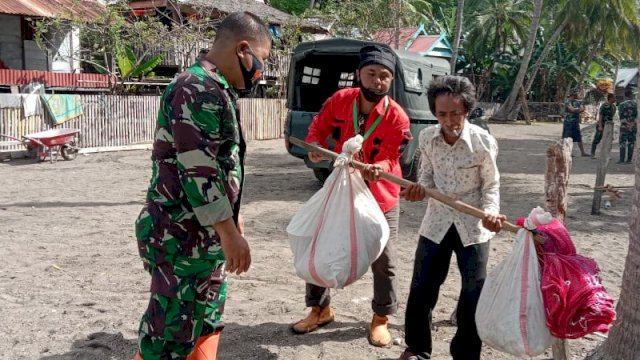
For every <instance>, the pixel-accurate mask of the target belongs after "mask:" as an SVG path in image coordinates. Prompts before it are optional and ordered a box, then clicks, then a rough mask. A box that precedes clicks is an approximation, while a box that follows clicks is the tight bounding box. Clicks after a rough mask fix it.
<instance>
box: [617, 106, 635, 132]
mask: <svg viewBox="0 0 640 360" xmlns="http://www.w3.org/2000/svg"><path fill="white" fill-rule="evenodd" d="M637 117H638V104H637V103H636V101H635V100H625V101H623V102H622V103H620V126H621V127H623V128H633V127H634V126H635V124H636V118H637Z"/></svg>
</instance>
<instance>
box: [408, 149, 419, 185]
mask: <svg viewBox="0 0 640 360" xmlns="http://www.w3.org/2000/svg"><path fill="white" fill-rule="evenodd" d="M420 155H421V154H420V149H416V152H415V153H413V160H411V171H410V172H409V174H408V175H407V180H410V181H418V171H419V170H420Z"/></svg>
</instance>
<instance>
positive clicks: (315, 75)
mask: <svg viewBox="0 0 640 360" xmlns="http://www.w3.org/2000/svg"><path fill="white" fill-rule="evenodd" d="M302 73H303V75H302V83H303V84H312V85H318V83H319V82H320V69H314V68H310V67H308V66H305V67H304V69H303V71H302Z"/></svg>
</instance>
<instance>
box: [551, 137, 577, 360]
mask: <svg viewBox="0 0 640 360" xmlns="http://www.w3.org/2000/svg"><path fill="white" fill-rule="evenodd" d="M572 148H573V141H572V140H571V138H567V139H564V140H562V141H559V142H557V143H555V144H553V145H551V146H549V149H547V168H546V171H545V174H544V192H545V200H546V201H545V206H546V208H547V211H549V212H550V213H551V215H553V217H555V218H556V219H558V220H560V221H561V222H562V223H565V219H566V216H567V198H568V197H567V188H568V187H569V175H570V174H571V163H572V160H571V152H572ZM552 349H553V359H554V360H568V359H571V354H570V352H569V344H568V342H567V341H566V340H563V339H554V340H553V345H552Z"/></svg>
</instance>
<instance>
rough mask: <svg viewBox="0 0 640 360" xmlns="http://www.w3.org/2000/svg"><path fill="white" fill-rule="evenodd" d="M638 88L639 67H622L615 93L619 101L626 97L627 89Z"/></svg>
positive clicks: (617, 77) (619, 71) (617, 78)
mask: <svg viewBox="0 0 640 360" xmlns="http://www.w3.org/2000/svg"><path fill="white" fill-rule="evenodd" d="M637 88H638V68H622V69H619V70H618V74H617V76H616V82H615V94H616V99H617V100H618V101H622V100H623V99H624V92H625V90H626V89H633V90H636V89H637Z"/></svg>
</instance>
